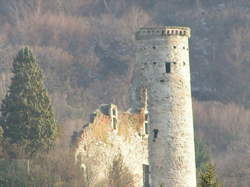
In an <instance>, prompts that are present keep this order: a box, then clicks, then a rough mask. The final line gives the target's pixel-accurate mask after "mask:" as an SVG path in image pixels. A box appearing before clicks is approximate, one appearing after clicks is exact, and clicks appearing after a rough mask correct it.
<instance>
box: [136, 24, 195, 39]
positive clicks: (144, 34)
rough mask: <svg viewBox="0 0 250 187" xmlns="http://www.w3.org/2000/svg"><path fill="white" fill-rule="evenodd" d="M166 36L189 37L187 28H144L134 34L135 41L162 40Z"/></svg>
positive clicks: (189, 32) (189, 30)
mask: <svg viewBox="0 0 250 187" xmlns="http://www.w3.org/2000/svg"><path fill="white" fill-rule="evenodd" d="M168 36H184V37H188V38H189V37H190V36H191V29H190V28H189V27H177V26H165V27H144V28H140V29H139V31H137V32H136V40H146V39H154V38H164V37H168Z"/></svg>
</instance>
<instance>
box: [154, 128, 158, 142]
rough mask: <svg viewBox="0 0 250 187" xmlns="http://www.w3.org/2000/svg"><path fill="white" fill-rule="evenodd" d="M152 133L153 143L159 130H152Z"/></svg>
mask: <svg viewBox="0 0 250 187" xmlns="http://www.w3.org/2000/svg"><path fill="white" fill-rule="evenodd" d="M153 132H154V138H153V142H155V140H156V138H157V137H158V133H159V130H158V129H154V131H153Z"/></svg>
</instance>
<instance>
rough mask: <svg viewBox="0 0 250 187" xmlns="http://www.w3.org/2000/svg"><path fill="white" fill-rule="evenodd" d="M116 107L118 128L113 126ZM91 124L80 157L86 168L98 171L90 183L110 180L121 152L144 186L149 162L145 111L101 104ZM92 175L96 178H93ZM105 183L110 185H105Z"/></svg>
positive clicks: (79, 149) (137, 181) (79, 148)
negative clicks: (145, 165) (109, 173)
mask: <svg viewBox="0 0 250 187" xmlns="http://www.w3.org/2000/svg"><path fill="white" fill-rule="evenodd" d="M113 109H116V111H115V114H116V115H115V116H116V119H117V129H114V128H113V127H114V126H113V124H112V123H113V121H112V118H114V115H113V114H114V113H113V111H112V110H113ZM90 116H91V119H90V123H89V124H87V125H86V126H85V127H84V128H83V130H82V132H81V135H80V140H79V142H78V145H77V149H76V158H77V160H80V161H81V162H82V163H81V165H82V167H84V169H85V170H86V169H88V168H86V167H88V166H87V165H88V163H86V162H91V163H90V165H91V169H92V170H93V171H94V175H93V176H94V178H92V179H91V180H90V186H96V185H98V184H100V183H102V181H104V180H105V179H107V173H108V168H109V167H110V166H111V164H112V162H113V160H114V158H115V157H116V156H117V155H119V154H121V155H122V157H123V159H124V160H123V161H124V164H125V165H126V167H128V169H129V171H130V173H131V174H132V175H133V176H134V180H135V186H136V187H142V186H143V164H148V141H147V140H148V136H147V135H146V134H145V129H144V121H145V111H144V109H141V110H140V112H138V113H135V114H131V113H128V112H120V111H118V110H117V107H116V106H115V105H101V106H100V108H99V109H98V110H96V112H95V113H93V114H92V115H90ZM93 176H92V177H93ZM102 186H107V187H108V185H104V184H102Z"/></svg>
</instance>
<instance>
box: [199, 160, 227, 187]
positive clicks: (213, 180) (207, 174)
mask: <svg viewBox="0 0 250 187" xmlns="http://www.w3.org/2000/svg"><path fill="white" fill-rule="evenodd" d="M199 180H200V182H199V185H198V186H199V187H222V184H220V183H219V182H218V179H217V176H216V169H215V166H214V165H213V164H211V163H207V164H206V165H205V167H204V168H203V170H202V171H201V172H200V176H199Z"/></svg>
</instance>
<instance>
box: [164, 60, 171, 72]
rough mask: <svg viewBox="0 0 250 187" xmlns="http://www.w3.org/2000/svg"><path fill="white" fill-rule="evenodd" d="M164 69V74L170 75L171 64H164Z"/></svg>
mask: <svg viewBox="0 0 250 187" xmlns="http://www.w3.org/2000/svg"><path fill="white" fill-rule="evenodd" d="M165 68H166V73H170V72H171V63H170V62H166V63H165Z"/></svg>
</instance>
